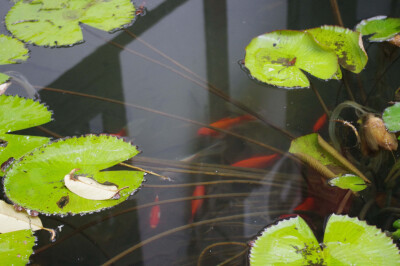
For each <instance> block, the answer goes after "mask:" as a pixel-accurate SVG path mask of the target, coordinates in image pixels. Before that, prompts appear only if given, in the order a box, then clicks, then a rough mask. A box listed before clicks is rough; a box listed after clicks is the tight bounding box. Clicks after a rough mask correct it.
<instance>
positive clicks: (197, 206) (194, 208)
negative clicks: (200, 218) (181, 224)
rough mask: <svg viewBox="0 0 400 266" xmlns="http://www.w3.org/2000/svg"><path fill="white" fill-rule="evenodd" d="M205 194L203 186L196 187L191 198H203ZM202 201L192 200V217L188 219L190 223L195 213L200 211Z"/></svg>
mask: <svg viewBox="0 0 400 266" xmlns="http://www.w3.org/2000/svg"><path fill="white" fill-rule="evenodd" d="M205 192H206V188H205V186H204V185H200V186H196V188H195V189H194V191H193V195H192V196H193V197H199V196H204V194H205ZM203 202H204V200H203V199H196V200H192V216H191V217H190V222H193V219H194V216H195V215H196V213H197V211H198V210H199V209H200V207H201V205H203Z"/></svg>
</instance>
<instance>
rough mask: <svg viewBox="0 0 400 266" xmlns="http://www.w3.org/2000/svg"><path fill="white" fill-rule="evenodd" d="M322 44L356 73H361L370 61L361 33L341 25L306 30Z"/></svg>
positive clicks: (345, 66) (344, 65)
mask: <svg viewBox="0 0 400 266" xmlns="http://www.w3.org/2000/svg"><path fill="white" fill-rule="evenodd" d="M306 31H307V32H309V33H311V34H312V35H313V36H314V38H315V39H316V40H317V41H318V42H319V43H320V44H322V45H325V46H326V47H328V48H329V49H332V50H333V51H335V53H336V55H337V56H338V58H339V64H340V65H341V66H342V67H344V68H345V69H347V70H349V71H352V72H354V73H360V72H361V70H363V69H364V67H365V65H366V64H367V61H368V56H367V53H366V52H365V50H364V45H363V42H362V38H361V34H360V33H359V32H355V31H352V30H349V29H346V28H342V27H339V26H322V27H319V28H313V29H309V30H306Z"/></svg>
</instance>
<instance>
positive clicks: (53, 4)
mask: <svg viewBox="0 0 400 266" xmlns="http://www.w3.org/2000/svg"><path fill="white" fill-rule="evenodd" d="M69 1H70V0H33V1H32V2H31V3H33V4H38V3H40V4H42V10H43V9H46V10H49V9H60V8H65V7H68V5H69Z"/></svg>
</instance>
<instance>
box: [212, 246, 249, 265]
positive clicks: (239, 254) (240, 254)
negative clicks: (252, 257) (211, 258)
mask: <svg viewBox="0 0 400 266" xmlns="http://www.w3.org/2000/svg"><path fill="white" fill-rule="evenodd" d="M248 250H249V248H248V247H246V248H245V249H244V250H243V251H241V252H240V253H238V254H236V255H235V256H233V257H232V258H229V259H227V260H225V261H223V262H221V263H219V264H218V265H217V266H223V265H226V264H228V263H230V262H232V261H234V260H235V259H237V258H240V257H241V256H243V255H244V254H246V252H247V251H248Z"/></svg>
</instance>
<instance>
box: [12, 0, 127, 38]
mask: <svg viewBox="0 0 400 266" xmlns="http://www.w3.org/2000/svg"><path fill="white" fill-rule="evenodd" d="M42 3H43V5H42ZM49 4H50V1H48V0H46V1H44V0H42V1H34V2H29V1H19V2H18V3H16V4H15V5H14V6H13V7H12V8H11V10H10V11H9V12H8V14H7V16H6V25H7V28H8V30H9V31H11V33H12V34H13V35H15V36H16V37H17V38H18V39H20V40H23V41H25V42H32V43H34V44H37V45H44V46H66V45H72V44H75V43H79V42H82V41H83V37H82V31H81V28H80V25H79V24H80V23H85V24H87V25H89V26H92V27H95V28H98V29H101V30H105V31H113V30H116V29H118V28H121V27H123V26H124V25H128V24H129V23H131V22H132V20H133V19H134V17H135V7H134V6H133V4H132V3H131V1H130V0H107V1H105V0H74V1H72V0H70V1H61V4H60V1H58V3H56V6H57V5H63V7H62V8H56V9H53V7H54V6H53V5H52V6H51V7H52V8H50V9H46V8H49Z"/></svg>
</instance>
